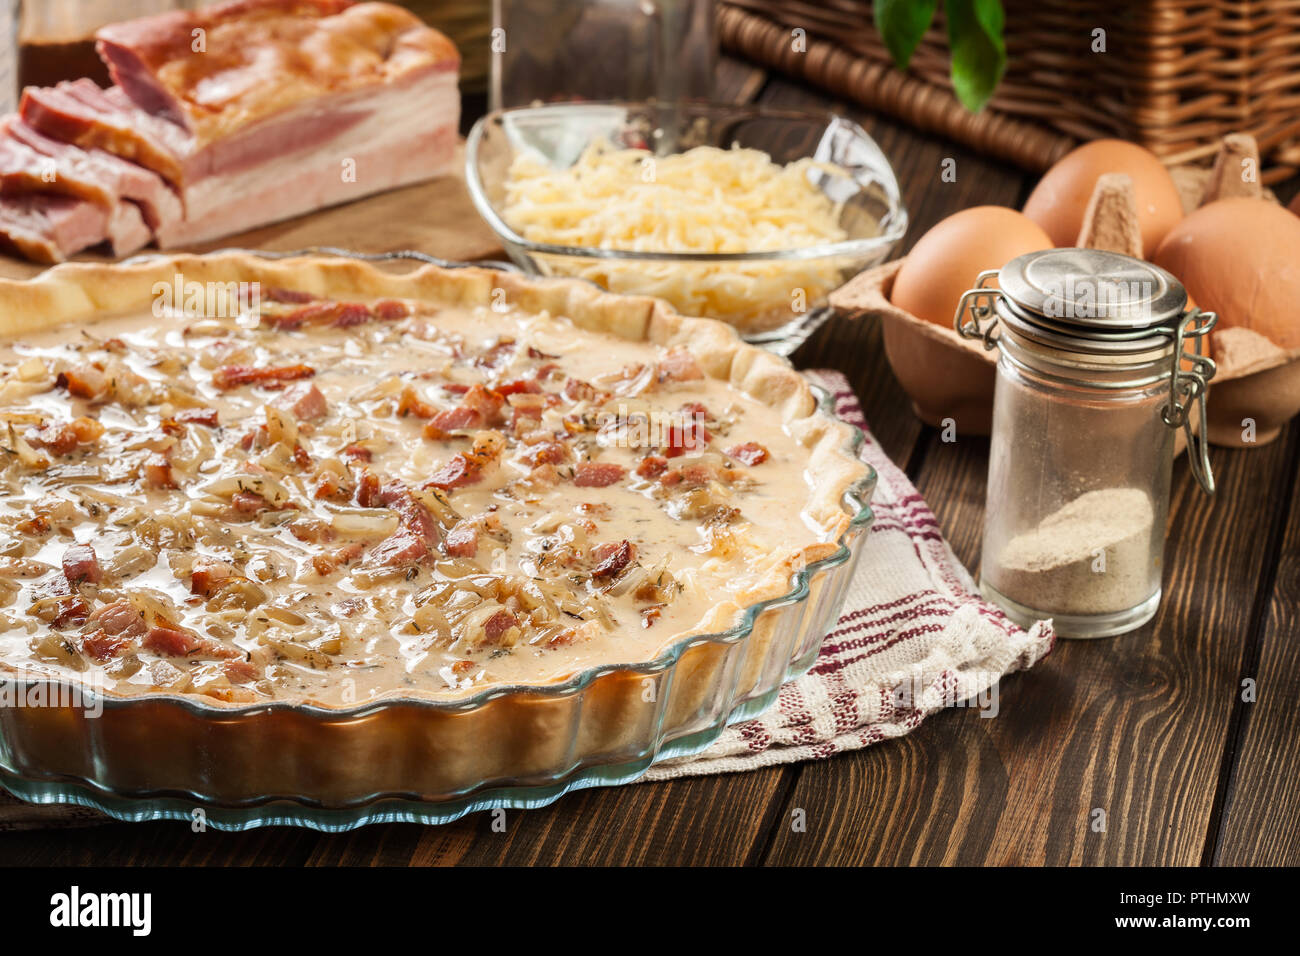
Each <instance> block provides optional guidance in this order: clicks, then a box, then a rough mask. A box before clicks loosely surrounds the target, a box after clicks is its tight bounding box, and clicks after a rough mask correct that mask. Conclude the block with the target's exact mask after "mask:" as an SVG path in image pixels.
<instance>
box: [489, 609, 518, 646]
mask: <svg viewBox="0 0 1300 956" xmlns="http://www.w3.org/2000/svg"><path fill="white" fill-rule="evenodd" d="M518 626H519V619H518V618H516V617H515V616H514V615H513V614H511V613H510V612H509V611H506V610H501V611H497V612H496V613H495V614H493V615H492V616H491V617H490V618H488V619H487V620H486V621H484V622H483V635H484V638H485V639H486V641H487V643H489V644H494V643H496V642H497V641H499V640H500V639H501V635H502V634H504V633H505V632H506V631H508V630H510V629H511V628H512V627H518Z"/></svg>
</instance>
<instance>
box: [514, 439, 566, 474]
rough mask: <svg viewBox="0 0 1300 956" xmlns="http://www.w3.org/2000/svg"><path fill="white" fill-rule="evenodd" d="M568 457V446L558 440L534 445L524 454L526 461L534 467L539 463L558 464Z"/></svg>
mask: <svg viewBox="0 0 1300 956" xmlns="http://www.w3.org/2000/svg"><path fill="white" fill-rule="evenodd" d="M568 458H569V448H568V446H567V445H564V444H562V443H561V442H557V441H550V442H542V443H541V444H540V445H534V446H532V447H531V448H530V449H528V451H527V452H525V453H524V455H523V461H524V463H525V464H527V465H531V466H532V467H534V468H536V467H537V466H538V465H558V464H561V463H562V462H565V461H567V460H568Z"/></svg>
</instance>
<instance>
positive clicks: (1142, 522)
mask: <svg viewBox="0 0 1300 956" xmlns="http://www.w3.org/2000/svg"><path fill="white" fill-rule="evenodd" d="M995 279H996V280H997V285H996V286H993V285H992V284H991V283H992V280H995ZM1215 321H1216V317H1215V315H1214V314H1213V313H1209V312H1201V311H1200V310H1198V309H1192V310H1190V311H1189V310H1188V309H1187V293H1186V291H1185V290H1184V289H1183V287H1182V285H1181V283H1179V281H1178V280H1177V279H1176V278H1174V276H1172V275H1171V274H1170V273H1168V272H1166V271H1165V270H1163V269H1161V268H1159V267H1157V266H1154V265H1151V264H1150V263H1147V262H1142V261H1140V260H1138V259H1133V258H1131V257H1129V256H1123V255H1119V254H1116V253H1111V252H1101V251H1098V250H1092V249H1048V250H1044V251H1042V252H1035V253H1030V254H1028V255H1024V256H1020V257H1019V258H1016V259H1013V260H1011V262H1009V263H1007V264H1006V265H1005V266H1003V268H1002V269H1001V270H995V271H989V272H984V273H981V274H980V276H979V280H978V281H977V283H976V288H974V289H971V290H970V291H968V292H967V293H966V294H965V296H963V298H962V301H961V305H960V306H959V308H958V310H957V314H956V316H955V317H954V325H955V327H956V328H957V331H958V332H959V333H961V335H963V336H964V337H966V338H979V339H982V340H983V342H984V347H985V348H987V349H993V348H997V349H998V352H999V355H998V365H997V386H996V390H995V392H994V399H993V431H992V437H991V444H990V450H989V479H988V495H987V500H986V509H985V517H984V542H983V558H982V561H981V566H980V586H981V588H982V590H983V591H984V594H985V595H986V596H987V597H988V598H989V599H991V600H993V601H995V602H996V603H998V604H999V605H1001V606H1002V607H1003V608H1004V609H1005V610H1006V611H1007V613H1008V614H1009V615H1010V616H1011V617H1012V618H1013V619H1014V620H1016V621H1018V622H1019V623H1021V624H1023V625H1026V626H1027V625H1028V624H1029V623H1030V622H1031V621H1034V620H1037V619H1039V618H1052V619H1053V620H1054V622H1055V627H1056V631H1057V633H1058V634H1060V635H1061V636H1063V637H1105V636H1109V635H1112V634H1121V633H1124V632H1126V631H1131V630H1133V629H1134V628H1136V627H1138V626H1140V625H1142V624H1143V623H1145V622H1146V621H1148V620H1150V618H1151V617H1152V616H1153V615H1154V614H1155V612H1156V609H1157V608H1158V607H1159V604H1160V593H1161V572H1162V555H1163V552H1164V543H1165V522H1166V518H1167V516H1168V512H1169V483H1170V473H1171V470H1172V465H1173V457H1174V443H1175V442H1174V440H1175V435H1176V432H1177V430H1178V429H1179V428H1182V429H1183V430H1184V432H1185V434H1186V441H1187V452H1188V458H1189V461H1190V464H1191V468H1192V471H1193V474H1194V475H1195V477H1196V479H1197V481H1198V482H1199V483H1200V484H1201V486H1202V487H1203V488H1204V489H1205V491H1206V492H1207V493H1209V494H1213V493H1214V478H1213V475H1212V474H1211V472H1210V462H1209V452H1208V448H1207V446H1206V444H1205V441H1204V437H1203V436H1204V435H1205V433H1206V431H1205V421H1206V419H1205V392H1206V384H1207V382H1208V381H1209V380H1210V379H1211V378H1212V377H1213V376H1214V362H1213V361H1211V360H1210V359H1209V358H1208V357H1207V356H1206V355H1205V351H1206V350H1205V348H1204V342H1205V334H1206V333H1207V332H1209V330H1210V329H1211V328H1212V327H1213V325H1214V323H1215ZM1193 404H1195V405H1196V406H1197V411H1198V413H1199V417H1198V421H1199V423H1200V427H1199V429H1194V428H1193V427H1192V416H1191V414H1190V409H1191V407H1192V405H1193Z"/></svg>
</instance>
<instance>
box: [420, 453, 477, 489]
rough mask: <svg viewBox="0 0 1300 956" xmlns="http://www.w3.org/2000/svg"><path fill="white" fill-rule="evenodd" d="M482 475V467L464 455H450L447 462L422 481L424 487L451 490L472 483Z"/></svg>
mask: <svg viewBox="0 0 1300 956" xmlns="http://www.w3.org/2000/svg"><path fill="white" fill-rule="evenodd" d="M482 477H483V469H482V468H481V467H480V466H479V465H478V464H477V463H476V462H473V461H471V460H470V459H469V458H467V457H465V456H464V455H452V456H451V457H450V458H449V459H447V463H446V464H445V465H443V466H442V467H441V468H439V469H438V470H437V471H435V472H434V473H433V475H432V477H430V478H429V480H428V481H426V482H425V483H424V487H426V488H440V489H441V490H443V491H451V490H452V489H453V488H463V487H465V486H466V485H472V484H474V483H475V482H476V481H479V480H480V479H482Z"/></svg>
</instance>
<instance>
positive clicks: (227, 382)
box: [212, 365, 316, 391]
mask: <svg viewBox="0 0 1300 956" xmlns="http://www.w3.org/2000/svg"><path fill="white" fill-rule="evenodd" d="M315 374H316V370H315V369H314V368H312V367H311V366H310V365H273V366H268V367H255V366H252V365H223V366H221V367H220V368H219V369H217V370H216V371H215V372H214V373H213V374H212V384H213V385H215V386H216V387H217V388H219V389H221V390H222V391H226V390H228V389H232V388H238V387H239V386H241V385H279V384H282V383H284V382H292V381H296V380H297V379H300V378H311V377H312V376H313V375H315Z"/></svg>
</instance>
